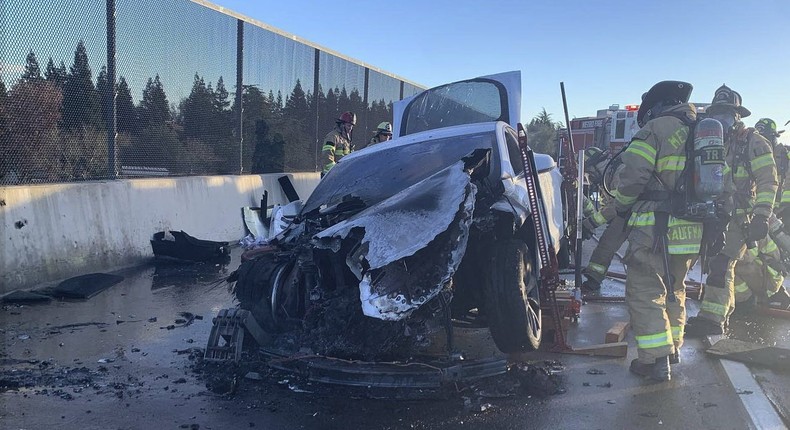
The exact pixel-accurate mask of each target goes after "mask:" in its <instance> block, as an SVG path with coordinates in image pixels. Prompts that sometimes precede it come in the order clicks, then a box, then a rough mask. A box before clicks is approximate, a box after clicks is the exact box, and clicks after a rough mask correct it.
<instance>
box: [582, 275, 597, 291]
mask: <svg viewBox="0 0 790 430" xmlns="http://www.w3.org/2000/svg"><path fill="white" fill-rule="evenodd" d="M586 278H587V279H585V280H584V282H582V293H584V294H598V293H599V292H601V281H599V280H597V279H595V278H593V277H592V276H586Z"/></svg>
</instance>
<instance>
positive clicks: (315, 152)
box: [313, 48, 324, 172]
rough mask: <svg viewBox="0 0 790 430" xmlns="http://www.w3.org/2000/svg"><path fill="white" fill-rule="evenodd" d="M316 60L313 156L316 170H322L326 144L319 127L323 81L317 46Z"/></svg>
mask: <svg viewBox="0 0 790 430" xmlns="http://www.w3.org/2000/svg"><path fill="white" fill-rule="evenodd" d="M314 55H315V57H314V61H315V64H314V66H313V106H315V118H314V119H315V131H314V133H315V148H313V158H315V171H316V172H322V171H323V169H324V166H319V165H318V153H319V152H320V151H321V148H322V147H323V146H324V142H321V141H320V140H319V139H321V138H322V137H324V136H322V135H321V130H319V129H318V124H319V117H320V116H321V112H320V110H321V106H318V91H320V89H321V83H320V82H318V80H319V79H320V78H321V51H319V50H318V48H315V53H314Z"/></svg>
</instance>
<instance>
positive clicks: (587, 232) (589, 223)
mask: <svg viewBox="0 0 790 430" xmlns="http://www.w3.org/2000/svg"><path fill="white" fill-rule="evenodd" d="M596 228H598V224H596V223H595V220H594V219H592V217H587V218H585V219H584V220H582V240H587V239H589V238H591V237H592V235H593V232H594V231H595V229H596Z"/></svg>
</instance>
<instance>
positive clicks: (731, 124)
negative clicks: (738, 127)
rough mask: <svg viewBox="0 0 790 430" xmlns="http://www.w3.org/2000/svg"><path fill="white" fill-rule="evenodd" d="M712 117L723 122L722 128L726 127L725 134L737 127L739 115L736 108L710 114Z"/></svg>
mask: <svg viewBox="0 0 790 430" xmlns="http://www.w3.org/2000/svg"><path fill="white" fill-rule="evenodd" d="M710 118H713V119H715V120H716V121H718V122H720V123H721V126H722V128H723V129H724V134H725V136H726V135H727V134H729V132H730V131H731V130H732V129H733V128H735V124H736V123H737V122H738V120H739V119H740V118H739V115H738V114H737V113H736V112H735V110H729V109H728V110H720V111H718V112H716V113H715V114H712V115H710Z"/></svg>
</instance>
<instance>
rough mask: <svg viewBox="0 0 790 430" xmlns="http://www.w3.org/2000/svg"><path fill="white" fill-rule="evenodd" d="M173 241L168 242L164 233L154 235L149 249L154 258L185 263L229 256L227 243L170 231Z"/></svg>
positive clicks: (221, 258)
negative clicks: (173, 259) (151, 250)
mask: <svg viewBox="0 0 790 430" xmlns="http://www.w3.org/2000/svg"><path fill="white" fill-rule="evenodd" d="M170 234H171V235H172V236H173V238H174V240H169V239H168V238H167V236H166V234H165V232H164V231H160V232H158V233H155V234H154V238H153V239H151V248H152V249H153V251H154V255H155V256H156V257H168V258H175V259H178V260H186V261H209V260H223V259H226V258H228V257H229V256H230V249H229V248H228V242H214V241H211V240H202V239H197V238H195V237H192V236H190V235H188V234H187V233H185V232H184V231H171V232H170Z"/></svg>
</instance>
